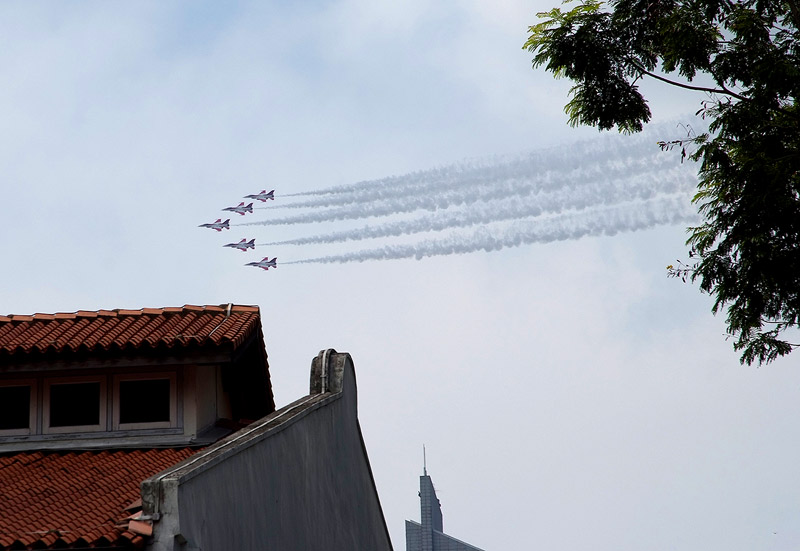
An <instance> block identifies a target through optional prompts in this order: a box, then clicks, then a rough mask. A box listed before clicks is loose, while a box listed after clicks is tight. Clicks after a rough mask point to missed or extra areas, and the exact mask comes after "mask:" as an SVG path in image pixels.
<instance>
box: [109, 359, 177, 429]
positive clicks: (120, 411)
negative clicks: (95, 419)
mask: <svg viewBox="0 0 800 551" xmlns="http://www.w3.org/2000/svg"><path fill="white" fill-rule="evenodd" d="M175 395H176V377H175V373H174V372H173V373H158V374H153V373H149V374H147V373H145V374H140V373H136V374H133V373H132V374H126V375H116V376H115V377H114V430H136V429H148V428H152V429H156V428H169V427H175V426H177V425H176V421H177V399H176V396H175Z"/></svg>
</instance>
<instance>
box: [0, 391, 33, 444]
mask: <svg viewBox="0 0 800 551" xmlns="http://www.w3.org/2000/svg"><path fill="white" fill-rule="evenodd" d="M34 432H36V381H34V380H30V379H25V380H17V381H3V382H2V383H0V435H3V436H16V435H26V434H33V433H34Z"/></svg>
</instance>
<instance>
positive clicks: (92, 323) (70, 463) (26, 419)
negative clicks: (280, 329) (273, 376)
mask: <svg viewBox="0 0 800 551" xmlns="http://www.w3.org/2000/svg"><path fill="white" fill-rule="evenodd" d="M357 413H358V412H357V394H356V382H355V369H354V366H353V362H352V359H351V358H350V356H349V354H342V353H337V352H336V351H334V350H324V351H322V352H320V354H319V355H318V356H317V357H315V358H314V359H313V361H312V373H311V387H310V391H309V394H308V395H307V396H304V397H301V398H300V399H298V400H296V401H295V402H293V403H291V404H289V405H287V406H285V407H283V408H280V409H277V410H276V409H275V405H274V401H273V398H272V387H271V383H270V377H269V365H268V362H267V353H266V349H265V346H264V339H263V333H262V329H261V322H260V311H259V309H258V308H257V307H253V306H238V305H232V304H228V305H221V306H183V307H179V308H154V309H142V310H100V311H81V312H75V313H68V314H66V313H65V314H34V315H30V316H0V551H5V550H7V549H54V548H58V549H87V548H96V547H102V548H106V549H159V550H165V549H169V550H184V549H185V550H194V549H203V550H206V551H211V550H227V549H237V550H240V549H244V550H248V549H253V550H255V549H259V550H273V549H274V550H277V549H301V550H306V549H307V550H329V549H332V550H350V549H377V550H384V549H385V550H390V549H391V548H392V546H391V542H390V539H389V535H388V530H387V528H386V523H385V521H384V518H383V513H382V509H381V505H380V500H379V498H378V494H377V490H376V487H375V483H374V480H373V477H372V471H371V468H370V465H369V459H368V457H367V453H366V447H365V445H364V442H363V439H362V437H361V430H360V427H359V424H358V417H357Z"/></svg>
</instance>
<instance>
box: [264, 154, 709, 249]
mask: <svg viewBox="0 0 800 551" xmlns="http://www.w3.org/2000/svg"><path fill="white" fill-rule="evenodd" d="M696 184H697V177H696V175H695V174H694V173H693V172H691V171H689V170H685V168H684V167H677V168H673V169H670V170H667V171H660V172H657V173H655V174H646V175H642V174H635V175H631V176H628V177H627V178H624V179H622V180H614V181H612V182H605V181H604V182H585V183H584V185H583V186H582V187H581V188H580V189H578V190H567V189H563V188H562V189H558V190H557V191H555V192H552V193H539V194H536V195H532V196H525V197H520V198H514V199H512V200H499V201H489V202H484V203H480V204H477V205H474V206H471V207H469V208H466V209H461V210H457V211H450V210H448V211H438V212H436V213H433V214H428V215H424V216H420V217H417V218H415V219H412V220H399V221H395V222H387V223H385V224H381V225H375V226H369V225H367V226H362V227H360V228H355V229H351V230H346V231H339V232H332V233H327V234H321V235H313V236H309V237H300V238H296V239H290V240H286V241H275V242H271V243H266V244H265V245H307V244H319V243H337V242H343V241H353V240H360V239H373V238H380V237H391V236H398V235H408V234H414V233H420V232H427V231H442V230H444V229H447V228H456V227H468V226H475V225H479V224H488V223H492V222H498V221H504V220H517V219H522V218H529V217H535V216H541V215H544V214H548V213H560V212H563V211H565V210H570V209H573V210H580V209H586V208H590V207H594V206H598V205H614V204H618V203H622V202H628V201H632V200H634V199H640V200H649V199H652V198H654V197H658V196H661V195H668V194H675V193H680V192H684V193H685V194H686V195H688V194H689V191H690V190H691V189H693V188H694V187H695V186H696Z"/></svg>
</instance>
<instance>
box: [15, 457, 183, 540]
mask: <svg viewBox="0 0 800 551" xmlns="http://www.w3.org/2000/svg"><path fill="white" fill-rule="evenodd" d="M195 451H196V450H193V449H189V448H182V449H148V450H126V451H101V452H96V451H95V452H89V451H86V452H68V453H67V452H59V453H44V452H22V453H16V454H13V455H5V456H0V551H5V550H6V549H42V548H51V547H95V546H108V545H116V546H124V547H142V546H143V545H144V539H143V538H142V537H141V536H140V535H138V534H137V533H134V532H132V531H131V530H129V528H128V524H129V517H130V510H127V511H126V507H128V508H129V506H131V504H132V503H133V502H134V501H136V500H137V499H139V498H140V497H141V496H140V491H139V484H140V483H141V481H142V480H144V479H146V478H149V477H151V476H153V475H154V474H156V473H158V472H160V471H162V470H164V469H165V468H167V467H169V466H171V465H174V464H175V463H178V462H179V461H181V460H183V459H185V458H186V457H189V456H190V455H192V454H193V453H194V452H195Z"/></svg>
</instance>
